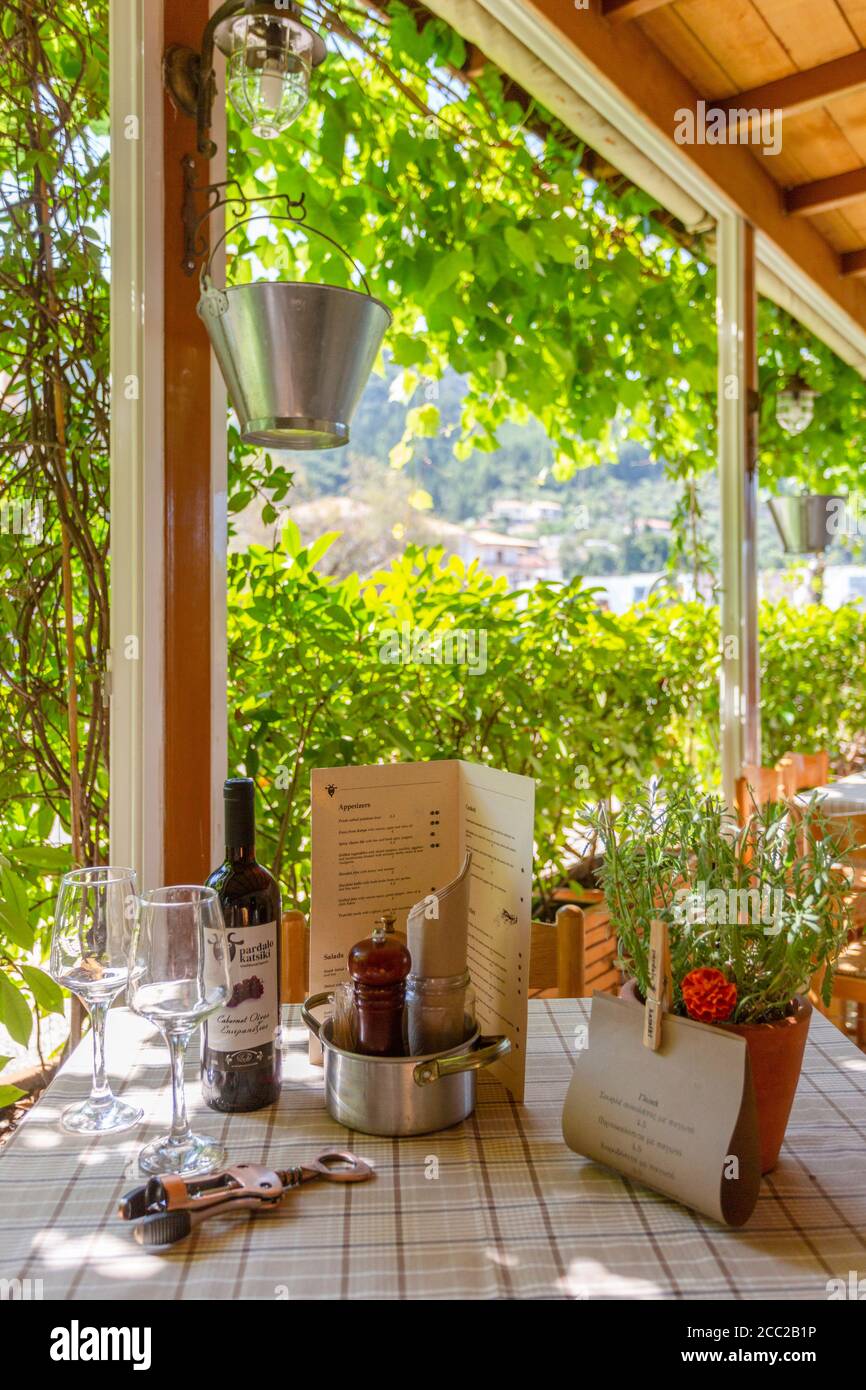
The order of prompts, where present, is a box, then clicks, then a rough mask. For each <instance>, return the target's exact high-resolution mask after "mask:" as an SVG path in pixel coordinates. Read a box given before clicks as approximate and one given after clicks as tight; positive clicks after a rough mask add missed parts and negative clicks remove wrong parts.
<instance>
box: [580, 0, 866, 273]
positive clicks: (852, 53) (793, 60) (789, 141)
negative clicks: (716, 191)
mask: <svg viewBox="0 0 866 1390" xmlns="http://www.w3.org/2000/svg"><path fill="white" fill-rule="evenodd" d="M602 8H603V13H604V15H605V17H606V18H607V19H609V20H610V21H611V23H612V25H613V26H615V27H616V28H620V27H621V26H624V25H628V26H635V27H637V28H638V29H640V30H641V31H642V32H643V34H644V35H645V36H646V37H647V38H648V39H650V40H651V42H652V43H653V44H654V45H655V46H656V48H658V49H660V50H661V51H662V52H663V53H664V55H665V56H666V57H667V58H668V60H669V61H670V62H671V63H673V64H674V66H675V67H677V68H678V69H679V70H680V72H681V73H682V74H683V76H684V77H686V78H687V79H688V80H689V82H690V83H691V84H692V86H693V87H694V88H695V90H696V91H698V92H700V93H701V94H702V95H703V96H704V98H705V99H706V101H707V104H708V106H713V107H724V108H726V110H730V109H731V108H759V109H770V110H776V109H778V110H781V111H782V113H783V119H782V142H781V149H780V151H779V153H778V154H775V155H771V154H765V155H763V156H762V159H761V162H762V164H763V166H764V168H765V169H766V170H767V172H768V173H769V174H770V175H771V176H772V178H773V179H774V180H775V181H776V183H777V184H778V186H779V189H780V199H781V200H783V205H784V206H785V208H786V210H787V212H788V213H789V215H790V216H792V217H806V218H808V219H809V220H810V222H811V223H812V225H813V226H814V228H815V230H816V231H818V232H819V233H820V235H821V236H822V237H823V238H824V239H825V240H826V241H827V243H828V244H829V245H830V246H831V247H832V249H833V250H834V251H835V252H836V253H837V254H838V257H839V270H840V273H841V274H843V275H861V276H862V275H866V0H723V3H721V2H720V0H602ZM752 149H753V152H754V151H755V147H754V146H752Z"/></svg>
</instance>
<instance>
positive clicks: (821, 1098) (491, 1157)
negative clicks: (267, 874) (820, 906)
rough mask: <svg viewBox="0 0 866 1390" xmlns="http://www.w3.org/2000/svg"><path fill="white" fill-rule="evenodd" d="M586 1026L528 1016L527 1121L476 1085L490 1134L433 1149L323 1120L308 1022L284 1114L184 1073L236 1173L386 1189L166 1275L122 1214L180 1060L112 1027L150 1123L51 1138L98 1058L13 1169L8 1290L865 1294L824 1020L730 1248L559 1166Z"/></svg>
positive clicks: (421, 1141) (841, 1101) (132, 1031)
mask: <svg viewBox="0 0 866 1390" xmlns="http://www.w3.org/2000/svg"><path fill="white" fill-rule="evenodd" d="M588 1007H589V1006H588V1004H587V1003H585V1002H582V1001H575V1000H543V1001H542V1000H539V1001H537V1002H534V1003H532V1004H530V1030H529V1045H528V1058H527V1061H528V1067H527V1088H526V1103H525V1104H524V1105H522V1106H520V1105H515V1104H514V1103H513V1102H512V1101H511V1099H510V1097H509V1096H508V1094H507V1093H506V1092H505V1091H504V1090H503V1089H502V1087H501V1086H500V1085H499V1084H498V1083H496V1082H494V1081H492V1080H491V1079H490V1078H489V1077H486V1076H484V1074H483V1073H482V1075H481V1079H480V1084H479V1099H478V1107H477V1110H476V1112H475V1114H474V1115H473V1116H472V1117H471V1118H470V1119H469V1120H467V1121H466V1122H465V1123H464V1124H462V1125H459V1126H457V1127H456V1128H453V1129H450V1130H446V1131H444V1132H442V1133H440V1134H434V1135H426V1136H424V1137H421V1138H418V1139H401V1140H390V1139H376V1138H371V1137H365V1136H363V1135H358V1134H349V1133H347V1131H346V1130H345V1129H343V1128H342V1127H341V1126H340V1125H337V1124H336V1123H335V1122H334V1121H333V1120H331V1119H330V1117H329V1116H328V1115H327V1113H326V1112H325V1109H324V1106H323V1102H322V1082H321V1072H319V1071H317V1070H316V1069H315V1068H312V1067H310V1066H309V1065H308V1063H307V1060H306V1036H305V1032H304V1030H303V1029H302V1028H299V1027H298V1026H297V1022H298V1020H297V1011H293V1012H292V1014H291V1015H290V1018H289V1022H290V1025H291V1028H290V1031H289V1033H288V1046H287V1050H286V1067H285V1071H286V1080H285V1082H284V1087H283V1094H282V1099H281V1102H280V1104H279V1105H278V1106H276V1107H274V1108H273V1109H271V1110H265V1111H259V1112H258V1113H255V1114H250V1115H232V1116H221V1115H218V1114H215V1113H214V1112H213V1111H211V1110H208V1109H207V1107H206V1106H204V1105H203V1104H202V1103H201V1101H200V1098H199V1092H198V1082H197V1060H196V1058H195V1056H194V1055H192V1053H191V1055H190V1058H189V1071H188V1075H189V1090H188V1098H189V1102H190V1114H191V1119H192V1122H193V1125H194V1126H195V1127H196V1128H197V1129H200V1130H202V1131H205V1132H207V1133H212V1134H215V1135H221V1136H222V1137H223V1139H224V1140H225V1141H226V1143H227V1145H228V1148H229V1152H230V1155H231V1157H232V1159H234V1160H236V1161H240V1160H247V1161H249V1162H259V1163H260V1162H267V1163H269V1164H271V1165H272V1166H273V1167H276V1168H285V1167H288V1166H290V1165H292V1164H296V1163H300V1162H303V1161H304V1160H306V1159H310V1158H312V1157H314V1156H315V1155H316V1154H317V1153H318V1152H319V1151H320V1150H321V1149H323V1148H326V1147H329V1146H333V1145H338V1146H341V1147H346V1146H349V1147H351V1148H353V1149H354V1150H355V1152H356V1153H358V1154H360V1155H361V1156H362V1157H363V1158H365V1159H367V1160H368V1161H369V1162H370V1163H372V1164H373V1166H374V1167H375V1169H376V1177H375V1179H374V1180H373V1181H371V1182H368V1183H361V1184H357V1185H354V1186H353V1185H345V1186H336V1185H329V1184H327V1183H323V1182H315V1183H310V1184H308V1185H307V1186H306V1187H304V1188H303V1189H301V1190H299V1191H295V1192H291V1193H289V1194H288V1196H287V1197H286V1198H285V1200H284V1201H283V1203H282V1204H281V1205H280V1206H279V1207H278V1208H276V1209H275V1210H274V1211H272V1212H267V1213H261V1214H257V1215H249V1216H248V1215H247V1214H245V1213H244V1214H241V1215H236V1216H234V1217H226V1218H224V1219H219V1220H216V1219H215V1220H213V1221H210V1222H206V1223H205V1224H204V1225H203V1226H201V1227H200V1228H199V1229H198V1230H197V1231H196V1232H195V1233H194V1234H193V1235H192V1236H191V1237H190V1238H189V1239H188V1240H186V1241H185V1242H183V1243H182V1244H181V1245H179V1246H178V1247H177V1249H175V1250H173V1251H171V1252H170V1253H168V1254H164V1255H153V1254H148V1253H147V1252H145V1251H143V1250H140V1249H139V1247H138V1246H137V1245H136V1244H135V1243H134V1242H133V1240H132V1234H131V1231H130V1229H129V1227H128V1226H127V1224H126V1223H125V1222H122V1221H120V1220H119V1219H118V1217H117V1216H116V1215H115V1213H116V1210H117V1203H118V1199H119V1197H120V1195H121V1193H123V1192H124V1190H125V1189H126V1188H127V1187H129V1186H132V1185H133V1182H134V1180H135V1178H134V1166H133V1165H134V1162H135V1155H136V1153H137V1151H138V1149H139V1147H140V1146H141V1145H142V1144H143V1143H145V1142H146V1141H148V1140H150V1139H152V1138H153V1137H154V1136H155V1135H157V1134H159V1133H162V1132H164V1130H165V1128H166V1126H167V1120H168V1115H169V1106H170V1099H169V1090H168V1085H169V1073H168V1058H167V1052H166V1049H165V1046H164V1044H163V1042H162V1040H161V1038H160V1037H159V1035H158V1034H155V1033H153V1032H152V1031H151V1030H150V1029H149V1027H148V1025H147V1024H145V1023H144V1022H143V1021H142V1020H141V1019H138V1018H136V1017H134V1016H133V1015H131V1014H129V1013H128V1012H127V1011H125V1010H118V1011H115V1012H113V1013H112V1015H111V1017H110V1020H109V1033H108V1055H109V1065H110V1069H111V1073H112V1083H113V1085H114V1086H115V1089H116V1090H118V1091H120V1092H122V1093H123V1095H124V1096H125V1097H126V1098H127V1099H128V1100H131V1101H135V1102H137V1103H139V1104H141V1105H143V1106H144V1109H145V1118H144V1120H143V1121H142V1123H141V1124H140V1125H139V1127H138V1128H137V1129H134V1130H132V1131H131V1132H130V1133H127V1134H123V1135H119V1136H117V1137H115V1138H105V1139H98V1140H88V1139H77V1138H74V1137H72V1136H69V1135H66V1134H64V1133H63V1132H62V1131H61V1130H60V1129H59V1128H58V1124H57V1121H58V1117H59V1115H60V1112H61V1110H62V1109H63V1107H64V1106H65V1105H67V1104H69V1102H70V1101H72V1100H74V1099H76V1098H77V1097H79V1096H81V1095H82V1094H83V1093H84V1092H85V1090H86V1088H87V1079H88V1072H89V1065H90V1055H89V1044H88V1043H87V1042H85V1043H83V1044H82V1046H81V1047H79V1049H78V1050H77V1051H76V1052H75V1054H74V1055H73V1056H72V1058H71V1059H70V1061H69V1062H68V1063H67V1065H66V1066H65V1067H64V1068H63V1070H62V1071H61V1073H60V1074H59V1076H58V1078H57V1079H56V1081H55V1082H54V1084H53V1085H52V1086H51V1088H50V1090H49V1091H48V1092H47V1093H46V1095H45V1097H44V1098H43V1100H42V1101H41V1102H40V1104H39V1105H37V1106H36V1107H35V1108H34V1109H33V1111H32V1112H31V1114H30V1115H29V1116H28V1117H27V1119H26V1120H25V1122H24V1123H23V1125H22V1126H21V1129H20V1130H19V1132H18V1133H17V1135H16V1136H15V1137H14V1139H13V1140H12V1142H11V1144H10V1145H9V1146H8V1148H7V1149H6V1150H4V1151H3V1153H2V1154H0V1279H11V1278H16V1277H17V1278H30V1279H41V1280H42V1294H43V1297H44V1298H46V1299H102V1298H107V1299H132V1298H154V1299H166V1300H176V1299H183V1298H192V1299H204V1298H213V1299H228V1298H266V1299H305V1298H327V1299H336V1298H429V1299H463V1298H484V1299H495V1298H565V1299H569V1298H571V1299H598V1298H702V1299H737V1298H743V1299H750V1298H762V1297H776V1298H791V1299H802V1298H809V1299H825V1298H826V1297H827V1283H828V1280H831V1279H834V1278H842V1279H845V1280H846V1281H847V1280H848V1279H849V1276H850V1273H851V1271H856V1272H858V1277H860V1278H862V1277H866V1234H864V1233H866V1166H864V1157H863V1156H864V1144H866V1056H864V1055H863V1054H862V1053H860V1052H858V1051H857V1050H856V1049H855V1048H854V1047H853V1045H852V1044H851V1043H850V1042H848V1041H847V1040H846V1039H845V1038H844V1037H843V1036H842V1034H841V1033H839V1032H838V1031H837V1030H836V1029H834V1028H833V1027H832V1026H831V1025H830V1024H829V1023H828V1022H827V1021H826V1019H824V1018H822V1017H820V1016H813V1019H812V1026H811V1033H810V1038H809V1043H808V1046H807V1050H806V1060H805V1065H804V1069H803V1075H802V1078H801V1081H800V1087H799V1091H798V1093H797V1099H796V1102H795V1107H794V1113H793V1116H792V1120H791V1124H790V1128H789V1130H788V1137H787V1141H786V1144H785V1148H784V1149H783V1151H782V1158H781V1161H780V1163H779V1166H778V1168H777V1169H776V1171H775V1172H774V1173H773V1174H771V1176H770V1177H769V1178H767V1179H765V1181H764V1183H763V1185H762V1189H761V1197H760V1200H759V1202H758V1206H757V1209H756V1210H755V1213H754V1215H753V1216H752V1218H751V1220H750V1221H749V1223H748V1225H747V1226H746V1227H744V1228H743V1229H742V1230H739V1231H728V1230H725V1229H722V1228H721V1227H719V1226H717V1225H715V1224H714V1223H713V1222H712V1221H709V1220H705V1219H703V1218H700V1217H697V1216H695V1215H693V1214H692V1213H691V1212H689V1211H687V1210H685V1208H683V1207H680V1206H678V1205H677V1204H676V1203H674V1202H671V1201H668V1200H666V1199H665V1198H663V1197H659V1196H656V1195H655V1194H654V1193H652V1192H649V1191H647V1190H646V1189H643V1188H640V1187H638V1186H636V1185H635V1184H633V1183H631V1182H627V1181H625V1180H623V1179H622V1178H620V1177H618V1176H617V1175H616V1174H614V1173H611V1172H608V1171H607V1170H605V1169H602V1168H599V1167H596V1166H595V1165H594V1164H592V1163H590V1162H588V1161H585V1160H583V1159H581V1158H578V1157H577V1156H576V1155H575V1154H573V1153H571V1152H570V1151H569V1150H568V1149H567V1148H566V1147H565V1144H564V1143H563V1141H562V1137H561V1132H560V1117H561V1112H562V1103H563V1098H564V1096H565V1091H566V1087H567V1084H568V1079H569V1075H570V1072H571V1068H572V1064H573V1059H574V1047H575V1032H576V1029H577V1027H578V1025H580V1024H582V1023H583V1021H584V1020H585V1018H586V1016H587V1010H588Z"/></svg>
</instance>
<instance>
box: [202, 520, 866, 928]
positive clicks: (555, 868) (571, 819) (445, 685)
mask: <svg viewBox="0 0 866 1390" xmlns="http://www.w3.org/2000/svg"><path fill="white" fill-rule="evenodd" d="M330 539H331V538H330V537H329V538H323V539H322V541H321V542H318V543H317V545H316V547H311V549H310V550H308V551H307V550H303V549H301V543H300V539H299V536H298V533H297V528H296V527H295V526H294V525H293V524H291V523H290V524H289V525H288V526H287V527H286V530H285V532H284V537H283V543H282V545H280V546H278V547H277V548H276V549H275V550H273V551H270V550H265V549H263V548H257V547H254V548H252V549H250V550H249V551H248V552H244V553H243V554H239V555H233V556H232V557H231V558H230V581H231V603H230V606H229V671H230V681H231V686H230V695H229V708H230V750H229V758H230V765H231V766H232V767H235V768H241V767H243V768H245V769H246V771H247V772H248V773H249V774H250V775H254V776H256V777H257V778H258V779H259V785H260V788H261V792H262V800H263V816H262V827H261V832H260V838H261V840H262V853H263V854H264V855H265V856H267V858H268V860H269V861H270V862H271V863H272V864H273V866H274V869H275V872H276V873H277V875H278V877H280V878H281V880H282V882H283V885H284V887H285V890H286V892H287V895H288V897H289V898H291V900H292V901H295V902H299V903H304V902H306V900H307V899H308V897H309V852H310V846H309V779H310V771H311V769H312V768H313V767H333V766H340V765H343V764H347V763H376V762H387V761H394V760H405V761H415V760H423V759H430V758H451V757H454V758H466V759H469V760H471V761H476V762H481V763H490V764H492V765H494V766H497V767H502V768H506V769H507V770H509V771H511V772H518V773H524V774H525V775H527V776H530V777H534V778H535V779H536V789H537V790H536V807H537V819H536V874H537V879H536V895H537V897H538V899H540V901H541V902H542V903H545V902H546V901H547V900H548V899H549V897H550V894H551V891H552V887H553V884H554V882H555V881H557V880H559V879H560V878H563V877H567V876H568V873H569V868H570V866H571V865H572V864H573V862H574V860H575V858H576V857H577V853H578V842H579V827H580V821H581V817H580V808H581V805H582V803H584V802H585V801H586V800H588V799H589V800H595V801H600V800H602V799H603V798H607V797H610V796H615V797H620V798H622V797H628V796H631V795H633V794H634V793H635V792H636V791H637V790H638V789H639V788H641V787H643V786H645V785H646V784H647V783H648V782H649V780H650V779H651V778H653V777H659V776H660V777H663V778H664V780H665V782H666V783H670V784H676V783H678V782H681V781H683V780H686V779H688V778H689V777H690V776H691V775H692V774H693V773H694V772H697V773H698V774H699V775H700V776H701V777H702V778H703V780H704V782H705V784H706V785H708V786H714V785H716V784H717V778H718V747H717V745H718V735H717V729H718V722H719V696H718V676H719V618H718V610H717V609H716V608H713V607H709V606H706V605H704V604H701V603H697V602H695V603H688V604H685V603H677V604H670V605H669V604H665V603H664V602H663V601H662V600H654V601H652V602H650V603H647V604H642V605H639V606H637V607H636V608H634V609H632V610H631V611H630V612H628V613H625V614H622V615H620V616H617V617H614V616H612V615H610V614H608V613H605V612H602V611H600V610H599V609H598V608H597V606H596V602H595V596H594V591H592V590H589V589H586V588H583V587H582V586H581V582H580V580H579V579H575V580H573V581H571V582H569V583H567V584H540V585H538V586H537V587H536V588H534V589H532V590H530V591H527V592H509V591H508V590H507V589H506V588H505V585H504V582H503V581H497V580H493V579H492V578H491V577H490V576H489V575H487V574H485V573H484V572H483V571H482V570H481V569H480V568H479V567H478V566H477V565H476V564H473V565H472V566H470V567H469V568H466V567H465V566H464V565H463V562H462V561H461V560H459V559H458V558H456V557H454V556H452V557H450V558H449V557H447V556H446V555H445V554H444V552H443V551H442V550H431V551H424V550H422V549H419V548H417V547H414V546H410V547H409V548H408V549H407V550H406V552H405V554H403V555H402V556H401V557H399V558H398V559H397V560H395V561H394V562H393V564H392V565H391V567H390V568H389V569H386V570H381V571H378V572H377V573H376V574H374V575H373V576H372V577H371V579H370V580H369V581H367V582H364V583H362V582H361V581H360V580H359V579H358V577H357V576H356V575H352V576H350V578H348V579H346V580H343V581H342V582H337V581H335V580H333V579H330V578H327V577H325V576H323V575H320V574H319V573H318V572H317V571H316V569H315V565H316V563H317V561H318V560H319V559H320V558H321V557H322V555H323V554H324V553H325V550H326V547H327V545H328V544H329V542H330ZM762 622H763V624H764V626H765V629H766V630H767V631H768V632H769V633H771V634H776V638H775V640H768V642H767V645H766V648H765V661H764V670H763V679H764V688H765V691H766V692H767V693H766V698H767V701H768V711H769V718H768V729H767V740H768V744H767V746H768V749H769V751H770V752H771V754H772V756H773V759H774V760H775V759H776V758H778V757H780V756H781V754H782V753H783V752H786V751H788V750H789V749H791V748H797V749H800V750H802V751H807V750H810V749H815V748H818V747H829V748H830V749H831V751H832V752H833V753H834V755H835V754H837V753H838V751H839V740H840V737H841V735H842V733H843V732H844V731H845V730H846V729H847V730H849V731H850V732H851V734H854V733H856V732H861V733H862V732H863V730H864V727H866V726H864V722H863V719H864V709H863V691H862V686H861V682H860V680H859V670H860V667H859V666H855V665H854V664H853V663H854V661H855V659H858V658H859V654H860V652H861V650H862V644H863V642H864V641H866V614H864V612H863V610H862V609H861V608H859V607H857V608H851V609H843V610H840V612H839V613H838V614H826V613H825V611H824V610H817V611H816V610H814V609H806V610H795V609H792V608H789V607H787V606H783V605H776V606H772V607H765V608H764V609H763V611H762ZM404 624H406V625H407V627H408V630H409V632H411V633H412V634H417V633H419V632H426V633H428V634H430V635H431V637H432V636H434V635H435V634H437V633H448V632H451V633H453V632H455V631H460V632H468V633H471V634H473V640H474V643H475V646H474V648H471V649H470V658H471V653H472V651H474V653H475V658H476V659H475V660H474V661H473V660H472V659H470V660H469V661H466V662H464V663H463V664H462V665H461V664H457V665H442V664H438V663H437V662H436V661H435V660H433V659H432V652H431V651H430V650H428V652H427V653H426V656H427V659H426V660H425V659H424V656H425V653H424V651H423V649H419V648H418V647H417V645H416V646H415V648H414V649H413V650H409V651H407V653H406V655H407V656H408V657H409V660H408V661H403V660H399V659H398V660H394V659H392V658H393V657H394V655H395V646H394V643H395V641H396V639H397V637H399V638H400V640H401V641H402V632H403V625H404ZM783 629H784V632H787V634H788V645H787V646H786V644H785V640H784V635H783ZM482 637H483V641H484V644H485V647H484V651H485V657H486V667H485V669H484V670H481V669H480V667H481V662H480V661H479V660H478V659H477V657H478V654H479V653H480V650H481V648H480V642H481V640H482ZM798 644H801V645H804V646H806V647H808V648H809V649H810V650H812V651H813V652H814V660H815V661H816V662H818V663H819V664H820V654H819V653H820V651H821V650H823V651H824V652H825V653H826V654H828V655H827V661H828V664H830V665H832V668H833V670H834V672H835V673H836V678H835V679H834V680H827V681H826V682H822V683H821V685H820V686H819V687H816V689H815V697H814V699H813V700H811V701H807V700H805V699H802V698H801V692H800V690H799V680H798V676H797V668H796V663H795V662H792V661H791V659H790V649H791V647H793V648H796V647H797V646H798ZM822 644H823V645H822ZM829 654H832V655H829ZM473 666H474V668H475V669H474V671H473V669H472V667H473ZM846 668H847V675H846ZM795 699H796V700H797V702H798V703H797V718H796V721H795V723H794V724H793V725H791V724H788V723H786V722H783V721H780V720H779V718H778V717H777V713H776V712H777V711H778V710H781V709H783V708H785V707H786V704H787V702H790V701H791V700H795ZM834 730H835V733H834V732H833V731H834Z"/></svg>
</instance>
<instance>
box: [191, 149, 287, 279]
mask: <svg viewBox="0 0 866 1390" xmlns="http://www.w3.org/2000/svg"><path fill="white" fill-rule="evenodd" d="M181 168H182V170H183V207H182V217H183V257H182V260H181V267H182V269H183V272H184V274H185V275H194V274H195V271H196V267H197V266H198V265H199V263H200V262H201V261H203V260H204V259H205V257H206V256H207V254H208V249H209V245H210V243H209V240H208V237H207V235H206V232H205V230H204V229H205V224H206V223H207V220H208V218H209V217H210V216H211V214H212V213H214V212H218V211H219V210H220V208H226V207H230V208H232V209H233V210H235V211H236V212H237V213H238V215H242V214H243V213H245V212H246V210H247V208H249V207H252V206H253V204H255V203H274V202H282V203H284V204H285V207H286V216H288V217H290V218H291V220H292V221H293V222H305V221H306V217H307V209H306V204H305V195H304V194H303V193H302V194H301V196H300V197H299V198H293V197H292V195H291V194H290V193H266V194H263V195H261V196H256V197H254V198H248V197H247V196H246V195H245V194H244V192H243V191H242V189H241V186H240V184H239V183H238V181H237V179H223V180H222V181H221V182H220V183H197V182H196V177H197V175H196V165H195V159H194V158H193V156H192V155H191V154H185V155H184V156H183V159H182V160H181ZM230 189H234V192H230V191H229V190H230Z"/></svg>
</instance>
